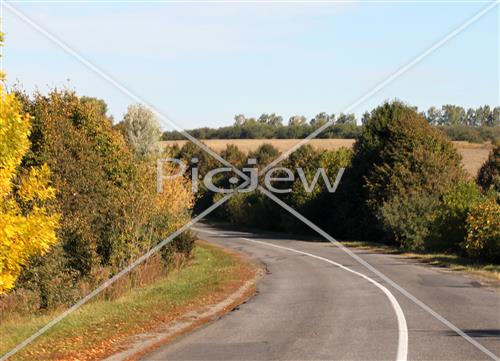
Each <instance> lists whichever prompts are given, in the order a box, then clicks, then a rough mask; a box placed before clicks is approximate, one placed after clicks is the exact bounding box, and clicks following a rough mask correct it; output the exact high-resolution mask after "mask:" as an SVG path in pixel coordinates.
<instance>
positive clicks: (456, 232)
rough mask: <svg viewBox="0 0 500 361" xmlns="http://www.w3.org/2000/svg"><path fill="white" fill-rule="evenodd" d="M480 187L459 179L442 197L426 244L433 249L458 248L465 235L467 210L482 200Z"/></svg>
mask: <svg viewBox="0 0 500 361" xmlns="http://www.w3.org/2000/svg"><path fill="white" fill-rule="evenodd" d="M482 199H483V195H482V193H481V189H480V188H479V187H478V186H477V185H476V184H475V183H474V182H471V181H459V182H457V183H456V184H454V185H453V187H452V188H451V189H450V190H448V191H447V192H446V193H445V194H444V195H443V197H442V199H441V202H440V205H439V207H438V209H437V210H436V212H437V217H436V222H435V227H434V231H433V234H432V235H431V237H429V240H428V242H427V244H426V246H427V248H431V249H435V250H454V251H456V250H459V249H460V243H461V242H463V241H464V240H465V237H466V235H467V231H466V219H467V215H468V214H469V212H470V211H471V210H472V209H474V208H475V207H477V205H478V204H479V203H480V202H481V201H482Z"/></svg>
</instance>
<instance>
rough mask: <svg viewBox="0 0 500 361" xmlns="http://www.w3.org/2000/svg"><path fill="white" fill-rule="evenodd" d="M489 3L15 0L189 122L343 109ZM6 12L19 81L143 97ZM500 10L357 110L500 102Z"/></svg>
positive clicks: (113, 102)
mask: <svg viewBox="0 0 500 361" xmlns="http://www.w3.org/2000/svg"><path fill="white" fill-rule="evenodd" d="M487 5H488V4H487V3H485V2H479V3H448V4H443V3H429V2H427V3H415V2H413V3H390V4H389V3H372V4H367V3H361V2H358V3H332V4H317V3H316V4H305V3H303V4H213V3H212V4H172V3H170V4H165V3H162V4H151V3H149V4H147V3H143V4H140V3H119V2H117V3H116V4H109V3H107V4H91V3H86V4H82V3H79V4H75V3H74V4H67V3H66V4H64V3H50V4H49V3H37V4H32V3H31V4H26V3H22V4H20V3H15V4H12V6H15V7H16V8H17V9H18V10H19V11H22V12H23V13H24V14H26V16H28V17H29V18H31V19H32V20H33V21H34V22H36V23H37V24H39V25H40V26H42V27H43V28H45V29H47V30H48V31H50V32H51V33H52V34H54V35H55V36H57V37H58V38H60V39H61V40H63V41H64V42H65V43H66V44H68V45H69V46H70V47H72V48H73V49H75V50H76V51H78V52H79V53H81V54H83V55H84V56H85V57H86V58H87V59H89V60H90V61H91V62H93V63H94V64H96V65H97V66H99V67H100V68H101V69H103V70H104V71H105V72H106V73H108V74H110V75H111V76H112V77H113V78H115V79H117V80H118V81H119V82H120V83H122V84H123V85H124V86H126V87H127V88H129V89H131V90H132V91H133V92H134V93H136V94H138V95H139V96H140V97H142V98H143V99H144V100H146V101H147V102H148V103H150V104H152V105H153V106H154V107H155V108H156V109H158V110H159V111H161V112H162V113H163V114H165V115H166V116H168V117H170V118H171V119H172V120H174V121H175V122H176V123H178V124H181V125H182V126H183V127H184V128H188V129H189V128H194V127H201V126H221V125H228V124H231V123H232V122H233V116H234V115H235V114H237V113H243V114H245V115H247V116H258V115H260V114H261V113H264V112H266V113H271V112H276V113H278V114H280V115H282V116H283V117H284V118H285V119H288V118H289V117H290V116H292V115H295V114H301V115H306V116H307V117H309V118H311V117H313V116H314V115H315V114H317V113H319V112H322V111H325V112H328V113H339V112H340V111H342V110H343V109H345V108H346V107H347V106H349V105H350V104H351V103H352V102H354V101H355V100H357V99H358V98H359V97H360V96H361V95H363V94H364V93H365V92H367V91H369V90H371V89H372V88H373V87H374V86H376V85H377V84H378V83H380V82H382V81H384V80H385V79H386V78H387V77H388V76H390V75H391V74H392V73H393V72H394V71H396V70H397V69H398V68H400V67H401V66H403V65H405V64H406V63H407V62H409V61H410V60H412V59H413V58H415V57H416V56H418V55H419V54H420V53H421V52H422V51H424V50H426V49H427V48H428V47H430V46H431V45H432V44H434V43H435V42H436V41H438V40H440V39H441V38H443V37H444V36H445V35H446V34H448V33H449V32H450V31H452V30H453V29H455V28H456V27H458V26H460V25H461V24H462V23H463V22H464V21H466V20H467V19H469V18H470V17H472V16H473V15H474V14H476V13H477V12H478V11H480V10H481V9H482V8H484V7H485V6H487ZM3 13H4V19H5V21H4V24H3V26H4V32H5V46H4V49H3V67H4V70H5V71H6V73H7V76H8V83H9V84H14V83H19V84H21V85H22V86H23V87H24V88H25V89H27V90H28V91H33V90H34V89H39V90H40V91H42V92H46V91H47V90H48V89H50V88H52V87H64V86H66V87H69V88H71V89H75V90H76V91H77V92H78V93H79V94H81V95H89V96H95V97H99V98H103V99H105V100H106V102H107V103H108V106H109V109H110V114H112V115H113V116H114V117H115V119H116V120H120V119H121V118H122V116H123V113H124V112H125V111H126V107H127V105H128V104H130V103H133V102H134V101H133V100H132V99H130V98H129V97H128V96H127V95H125V94H123V93H122V92H121V91H119V90H117V89H116V88H115V87H113V86H112V85H110V84H109V83H108V82H107V81H105V80H103V79H101V78H100V77H99V76H97V75H95V74H94V73H92V71H90V70H89V69H87V68H86V67H85V66H83V65H82V64H81V63H79V62H78V61H77V60H75V59H74V58H73V57H72V56H71V55H69V54H67V53H66V52H65V51H64V50H62V49H60V48H59V47H58V46H57V45H55V44H53V43H52V42H50V41H49V40H47V39H46V38H44V37H43V36H42V35H40V34H39V33H38V32H37V31H35V30H33V29H32V28H30V26H29V25H27V24H26V23H24V22H23V21H22V20H20V19H19V18H18V17H17V16H16V15H14V14H13V13H12V12H10V11H9V10H7V9H4V11H3ZM498 19H499V10H498V6H497V7H496V8H495V9H493V10H492V11H490V12H489V13H487V14H486V15H484V16H483V17H482V18H481V19H479V20H478V21H477V22H476V23H474V24H473V25H471V26H470V27H469V28H467V29H466V30H465V31H463V32H462V33H460V34H459V35H458V36H457V37H455V38H454V39H452V40H451V41H450V42H448V43H447V44H446V45H444V46H443V47H442V48H440V49H439V50H437V51H436V52H434V53H433V54H431V55H430V56H428V57H427V58H425V59H424V60H423V61H422V62H421V63H420V64H418V65H417V66H415V67H414V68H413V69H411V70H410V71H408V72H406V73H405V74H404V75H403V76H401V77H400V78H399V79H397V80H396V81H395V82H394V83H392V84H391V85H389V86H388V87H386V88H384V89H383V90H382V91H380V92H379V93H377V94H376V95H375V96H373V97H371V98H370V99H368V100H367V101H366V102H364V103H362V104H360V105H359V106H358V107H357V108H356V109H355V113H356V114H357V115H360V114H361V113H363V112H364V111H365V110H367V109H371V108H373V107H374V106H376V105H378V104H380V103H381V102H383V101H384V100H387V99H394V98H399V99H401V100H403V101H406V102H408V103H410V104H412V105H417V106H418V107H419V108H420V109H426V108H428V107H429V106H431V105H442V104H446V103H452V104H459V105H462V106H465V107H469V106H472V107H476V106H479V105H483V104H490V105H492V106H496V105H499V89H498V88H499V25H498ZM165 128H166V127H165Z"/></svg>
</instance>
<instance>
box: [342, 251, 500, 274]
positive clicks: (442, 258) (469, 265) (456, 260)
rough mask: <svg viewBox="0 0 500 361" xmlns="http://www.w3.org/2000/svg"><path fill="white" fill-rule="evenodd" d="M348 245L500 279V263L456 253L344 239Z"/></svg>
mask: <svg viewBox="0 0 500 361" xmlns="http://www.w3.org/2000/svg"><path fill="white" fill-rule="evenodd" d="M341 243H342V244H343V245H344V246H346V247H351V248H360V249H365V250H368V251H373V252H378V253H386V254H397V255H399V256H402V257H404V258H408V259H413V260H415V261H417V262H420V263H425V264H429V265H431V266H435V267H443V268H448V269H450V270H453V271H461V272H466V273H469V274H473V275H476V276H480V277H484V278H487V279H490V280H495V281H500V265H499V264H492V263H487V262H481V261H477V260H473V259H470V258H467V257H462V256H459V255H456V254H449V253H441V252H436V253H433V252H407V251H402V250H400V249H398V248H397V247H395V246H390V245H386V244H379V243H374V242H362V241H342V242H341Z"/></svg>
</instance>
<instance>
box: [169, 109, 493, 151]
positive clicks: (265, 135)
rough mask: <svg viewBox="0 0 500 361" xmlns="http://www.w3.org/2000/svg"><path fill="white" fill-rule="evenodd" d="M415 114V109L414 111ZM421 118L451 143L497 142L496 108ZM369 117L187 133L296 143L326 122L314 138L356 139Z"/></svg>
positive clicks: (323, 117)
mask: <svg viewBox="0 0 500 361" xmlns="http://www.w3.org/2000/svg"><path fill="white" fill-rule="evenodd" d="M415 110H416V108H415ZM421 115H422V116H423V117H424V118H425V119H426V120H427V122H428V123H429V124H431V125H433V126H436V127H439V128H440V129H442V130H443V131H444V132H445V133H446V134H447V135H448V136H449V137H450V138H451V139H452V140H467V141H471V142H483V141H485V140H491V141H495V140H499V139H500V130H499V129H498V128H499V126H500V107H495V108H491V107H490V106H488V105H484V106H481V107H479V108H476V109H473V108H469V109H467V110H466V109H465V108H463V107H460V106H456V105H449V104H448V105H443V106H442V107H441V108H440V109H438V108H436V107H431V108H429V109H428V110H427V111H426V112H422V113H421ZM369 117H370V113H368V112H366V113H365V114H363V116H362V117H361V122H360V123H361V125H358V121H357V119H356V116H355V115H354V114H339V115H336V114H328V113H325V112H322V113H319V114H317V115H316V116H315V117H314V118H312V119H307V118H306V117H305V116H303V115H294V116H292V117H290V119H289V120H288V122H287V123H286V124H285V122H284V120H283V117H281V116H280V115H277V114H275V113H271V114H267V113H264V114H262V115H261V116H260V117H258V118H252V117H250V118H247V117H245V115H243V114H237V115H236V116H235V117H234V123H233V125H231V126H226V127H221V128H208V127H204V128H197V129H192V130H188V132H189V133H190V134H191V135H192V136H194V137H195V138H198V139H297V138H305V137H306V136H307V135H309V134H310V133H311V132H313V131H314V130H316V129H318V128H319V127H321V126H323V125H324V124H326V123H328V122H332V125H331V126H329V127H328V128H326V129H325V130H324V131H322V132H321V133H320V134H319V135H318V138H347V139H349V138H352V139H353V138H357V137H358V136H359V135H360V134H361V132H362V129H363V126H364V125H365V124H366V122H367V121H368V120H369ZM162 139H163V140H184V139H185V137H184V136H183V135H182V134H181V133H180V132H178V131H167V132H164V133H163V136H162Z"/></svg>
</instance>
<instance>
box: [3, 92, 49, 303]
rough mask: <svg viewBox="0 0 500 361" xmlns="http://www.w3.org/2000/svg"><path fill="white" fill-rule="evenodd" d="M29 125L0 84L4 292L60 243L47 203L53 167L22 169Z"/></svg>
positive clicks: (26, 149)
mask: <svg viewBox="0 0 500 361" xmlns="http://www.w3.org/2000/svg"><path fill="white" fill-rule="evenodd" d="M30 129H31V124H30V117H29V115H27V114H22V112H21V107H20V104H19V102H18V100H17V99H16V98H15V96H14V95H13V94H8V93H6V92H5V90H4V86H3V84H2V83H0V294H1V293H5V292H7V291H8V290H10V289H12V288H13V287H14V285H15V282H16V279H17V278H18V277H19V275H20V273H21V271H22V269H23V267H24V266H26V264H27V263H28V262H29V259H30V258H31V257H32V256H34V255H43V254H45V253H46V252H47V250H48V249H49V248H50V246H52V245H53V244H55V243H56V242H57V238H56V231H55V230H56V227H57V224H58V220H59V216H58V214H56V213H54V212H50V211H48V210H47V208H46V207H45V206H44V202H45V201H48V200H51V199H53V198H54V197H55V194H56V193H55V189H54V188H53V187H51V186H50V175H51V173H50V170H49V167H48V166H47V165H46V164H44V163H43V164H41V165H40V166H39V167H29V168H27V169H23V168H22V167H21V162H22V159H23V157H24V156H25V154H26V153H27V151H28V149H29V147H30V141H29V139H28V137H29V135H30Z"/></svg>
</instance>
